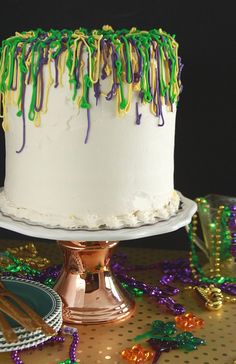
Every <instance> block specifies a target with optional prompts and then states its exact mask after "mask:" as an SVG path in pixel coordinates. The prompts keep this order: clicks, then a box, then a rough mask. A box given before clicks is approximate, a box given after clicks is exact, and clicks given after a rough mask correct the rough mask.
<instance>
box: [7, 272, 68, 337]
mask: <svg viewBox="0 0 236 364" xmlns="http://www.w3.org/2000/svg"><path fill="white" fill-rule="evenodd" d="M2 282H3V284H4V285H5V287H6V288H7V289H8V290H9V291H11V292H12V293H14V294H16V295H17V296H19V298H21V299H22V300H23V301H24V302H25V303H26V304H27V305H28V306H29V307H31V308H32V309H33V310H34V311H35V312H37V313H38V314H39V315H40V316H41V317H42V318H43V319H44V320H45V321H46V322H50V321H52V320H54V318H55V317H56V316H57V315H58V314H59V313H60V314H61V310H62V303H61V299H60V297H59V296H58V294H57V293H56V292H55V291H53V290H52V289H51V288H49V287H47V286H44V285H43V284H41V283H38V282H34V281H29V280H25V279H18V278H11V277H8V278H2ZM8 320H9V323H10V325H11V326H12V327H13V328H14V329H18V328H19V329H20V331H21V329H22V330H24V329H23V328H22V327H21V326H19V324H18V323H17V322H15V321H14V320H12V319H11V318H9V319H8ZM17 331H18V330H17ZM0 335H1V332H0Z"/></svg>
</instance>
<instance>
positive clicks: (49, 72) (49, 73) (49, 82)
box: [42, 49, 54, 113]
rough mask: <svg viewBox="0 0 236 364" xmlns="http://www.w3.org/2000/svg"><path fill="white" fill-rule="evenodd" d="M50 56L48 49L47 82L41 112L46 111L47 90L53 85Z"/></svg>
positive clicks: (50, 51) (50, 52)
mask: <svg viewBox="0 0 236 364" xmlns="http://www.w3.org/2000/svg"><path fill="white" fill-rule="evenodd" d="M51 58H52V50H51V49H50V50H49V52H48V64H47V69H48V83H47V86H46V91H45V98H44V103H43V109H42V112H43V113H46V112H47V110H48V96H49V90H50V88H51V86H52V85H53V82H54V80H53V77H52V70H51Z"/></svg>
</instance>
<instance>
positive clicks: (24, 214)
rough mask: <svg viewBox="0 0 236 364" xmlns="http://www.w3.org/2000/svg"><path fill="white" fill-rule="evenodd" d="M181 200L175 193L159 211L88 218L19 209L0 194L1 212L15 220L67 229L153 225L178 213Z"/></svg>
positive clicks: (90, 216) (2, 193) (3, 194)
mask: <svg viewBox="0 0 236 364" xmlns="http://www.w3.org/2000/svg"><path fill="white" fill-rule="evenodd" d="M179 204H180V199H179V196H178V194H177V193H176V192H175V191H174V193H173V195H172V197H171V200H170V202H169V203H168V204H167V205H165V206H163V207H162V208H160V209H158V210H150V211H139V210H138V211H133V212H131V213H129V214H127V215H125V214H124V215H120V216H107V217H103V218H101V217H100V216H96V215H87V216H62V215H48V214H46V213H45V214H42V213H39V212H37V211H33V210H28V209H25V208H19V207H17V206H16V205H14V203H13V202H10V201H8V200H7V198H6V196H5V193H4V191H3V192H1V193H0V210H1V212H2V213H3V214H4V215H6V216H10V217H12V218H13V219H14V218H15V219H17V220H21V221H25V222H28V223H31V224H34V223H35V224H40V225H42V226H51V227H61V228H66V229H76V228H84V229H101V228H104V229H121V228H124V227H135V226H141V225H144V224H153V223H156V222H158V221H160V220H166V219H168V218H170V217H171V216H173V215H175V214H176V212H177V211H178V208H179Z"/></svg>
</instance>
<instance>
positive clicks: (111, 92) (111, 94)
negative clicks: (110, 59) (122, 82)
mask: <svg viewBox="0 0 236 364" xmlns="http://www.w3.org/2000/svg"><path fill="white" fill-rule="evenodd" d="M118 87H119V84H118V83H117V82H115V83H113V85H112V88H111V91H109V92H108V94H107V95H106V100H107V101H110V100H111V99H112V98H113V96H114V94H115V92H116V90H117V89H118Z"/></svg>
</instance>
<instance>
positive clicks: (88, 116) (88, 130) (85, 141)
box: [84, 90, 91, 144]
mask: <svg viewBox="0 0 236 364" xmlns="http://www.w3.org/2000/svg"><path fill="white" fill-rule="evenodd" d="M87 100H88V102H89V90H88V91H87ZM87 119H88V127H87V132H86V137H85V140H84V144H87V142H88V137H89V132H90V126H91V118H90V109H89V108H88V109H87Z"/></svg>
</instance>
